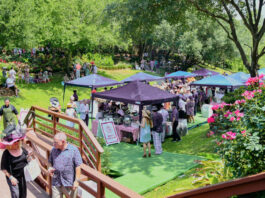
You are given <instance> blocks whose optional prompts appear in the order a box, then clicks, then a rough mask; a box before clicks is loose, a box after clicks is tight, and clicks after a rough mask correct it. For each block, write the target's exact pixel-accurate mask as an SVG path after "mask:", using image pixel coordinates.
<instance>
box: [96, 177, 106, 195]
mask: <svg viewBox="0 0 265 198" xmlns="http://www.w3.org/2000/svg"><path fill="white" fill-rule="evenodd" d="M104 197H105V187H104V185H103V183H102V182H101V181H100V180H98V181H97V197H96V198H104Z"/></svg>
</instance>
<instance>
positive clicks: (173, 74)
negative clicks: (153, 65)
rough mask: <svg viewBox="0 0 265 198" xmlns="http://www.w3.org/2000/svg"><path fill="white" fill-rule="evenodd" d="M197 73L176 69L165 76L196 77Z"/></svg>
mask: <svg viewBox="0 0 265 198" xmlns="http://www.w3.org/2000/svg"><path fill="white" fill-rule="evenodd" d="M195 76H196V74H192V73H190V72H185V71H176V72H173V73H171V74H168V75H167V76H166V77H165V78H178V79H180V78H190V77H195Z"/></svg>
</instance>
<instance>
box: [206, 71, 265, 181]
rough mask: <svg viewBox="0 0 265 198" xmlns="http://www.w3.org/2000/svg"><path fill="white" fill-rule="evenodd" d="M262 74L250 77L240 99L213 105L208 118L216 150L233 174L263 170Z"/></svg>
mask: <svg viewBox="0 0 265 198" xmlns="http://www.w3.org/2000/svg"><path fill="white" fill-rule="evenodd" d="M263 77H264V76H263V75H262V76H259V77H255V78H250V79H249V80H248V81H247V83H246V85H248V87H247V89H246V90H245V91H244V92H243V93H242V95H241V96H242V97H243V99H240V100H236V101H235V102H234V103H233V104H227V103H222V104H219V105H216V106H214V107H213V110H214V114H213V115H212V117H210V118H209V119H208V123H209V125H210V130H211V131H213V132H214V133H215V135H216V137H217V138H218V139H217V140H216V142H217V144H218V145H219V149H218V150H219V153H220V155H221V157H222V158H223V159H224V160H225V164H226V166H229V167H231V170H232V172H233V174H234V176H235V177H240V176H246V175H250V174H255V173H259V172H261V171H263V170H265V160H264V158H265V86H264V83H263V82H262V78H263Z"/></svg>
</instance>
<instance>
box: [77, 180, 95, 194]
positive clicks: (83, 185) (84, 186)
mask: <svg viewBox="0 0 265 198" xmlns="http://www.w3.org/2000/svg"><path fill="white" fill-rule="evenodd" d="M79 186H80V187H81V188H83V189H84V190H86V191H87V192H89V193H90V194H91V195H93V196H95V197H96V196H97V192H96V191H95V190H93V189H92V188H90V187H89V186H88V185H86V184H85V183H84V182H82V181H79Z"/></svg>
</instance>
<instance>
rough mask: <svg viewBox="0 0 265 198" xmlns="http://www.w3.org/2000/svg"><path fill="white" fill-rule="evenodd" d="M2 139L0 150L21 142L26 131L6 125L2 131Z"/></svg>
mask: <svg viewBox="0 0 265 198" xmlns="http://www.w3.org/2000/svg"><path fill="white" fill-rule="evenodd" d="M3 136H4V137H3V138H2V141H0V149H5V148H6V146H11V145H13V144H14V143H15V142H17V141H19V140H22V139H24V138H25V137H26V131H25V130H23V129H22V127H16V125H13V124H12V125H8V126H7V127H6V128H5V130H4V131H3Z"/></svg>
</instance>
